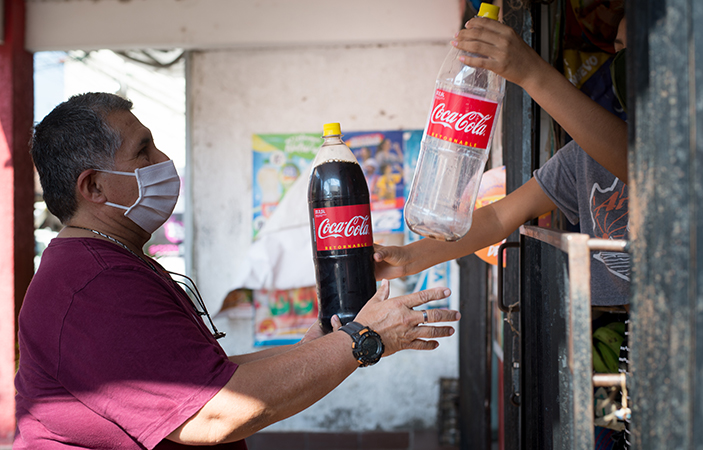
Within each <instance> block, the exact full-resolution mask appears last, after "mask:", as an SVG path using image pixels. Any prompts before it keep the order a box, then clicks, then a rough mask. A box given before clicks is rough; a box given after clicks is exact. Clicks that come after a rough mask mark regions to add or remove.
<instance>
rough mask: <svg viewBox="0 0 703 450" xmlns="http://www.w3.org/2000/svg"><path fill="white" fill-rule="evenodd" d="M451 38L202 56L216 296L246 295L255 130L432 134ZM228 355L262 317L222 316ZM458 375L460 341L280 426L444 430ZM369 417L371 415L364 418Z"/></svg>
mask: <svg viewBox="0 0 703 450" xmlns="http://www.w3.org/2000/svg"><path fill="white" fill-rule="evenodd" d="M447 51H448V43H447V42H446V41H445V42H442V43H424V44H402V45H369V46H330V47H321V46H320V47H300V48H292V49H291V48H285V49H284V48H278V49H257V50H229V51H208V52H195V53H193V54H192V58H191V61H190V63H191V64H190V70H191V71H190V76H189V78H188V83H187V84H188V86H189V88H188V96H189V98H190V102H191V105H190V108H189V114H190V117H191V123H192V130H191V145H192V148H191V158H192V165H191V169H192V183H193V186H192V189H193V190H192V195H193V199H194V201H193V208H194V209H193V219H194V257H193V266H194V274H195V276H196V277H197V280H198V284H199V286H201V287H200V289H201V292H202V293H203V295H204V297H205V298H223V297H224V296H225V295H226V294H227V292H229V290H231V289H232V288H234V287H235V286H232V284H231V281H230V280H231V279H232V278H233V274H234V273H235V271H236V270H237V269H238V268H240V267H241V264H242V260H243V257H244V255H245V254H246V252H247V249H248V247H249V245H250V241H251V220H252V207H251V198H252V171H251V167H252V158H251V136H252V134H253V133H289V132H291V133H293V132H321V130H322V125H323V124H324V123H327V122H333V121H339V122H340V123H341V125H342V131H343V132H344V130H347V131H355V130H375V129H381V130H389V129H413V128H415V129H417V128H420V129H421V128H423V126H424V123H425V120H426V118H427V112H428V108H429V106H430V101H431V96H432V94H433V92H434V79H435V77H436V74H437V70H438V69H439V67H440V65H441V63H442V60H443V58H444V56H445V55H446V53H447ZM216 323H217V324H218V327H221V328H225V329H228V330H229V335H228V336H227V337H226V338H225V339H224V340H223V341H224V343H223V345H224V347H225V349H226V350H227V351H228V352H233V353H242V352H249V351H252V350H253V348H252V347H251V343H252V337H253V333H254V329H253V323H252V321H251V319H248V318H245V319H227V317H226V316H225V317H220V318H218V319H217V322H216ZM457 376H458V343H457V340H456V339H445V340H442V342H441V344H440V347H439V349H437V350H435V351H433V352H402V353H400V354H397V355H394V356H391V357H389V358H388V359H384V360H382V361H381V363H380V364H378V365H377V366H375V367H371V368H365V369H362V370H358V371H357V372H356V373H355V374H353V375H352V376H351V377H350V378H349V379H348V380H347V381H345V382H344V383H343V384H342V385H341V386H340V387H339V388H338V389H337V390H335V391H334V392H332V393H331V394H329V395H328V396H327V397H326V398H325V399H323V400H322V401H321V402H319V403H318V404H316V405H315V406H313V407H312V408H310V409H309V410H308V411H306V412H304V413H302V414H300V415H298V416H295V417H292V418H290V419H288V420H286V421H284V422H282V423H279V424H277V425H274V426H273V427H272V429H276V430H300V429H303V430H328V431H330V430H332V431H334V430H345V429H352V430H374V429H380V430H392V429H397V428H410V427H415V428H417V427H421V428H427V427H433V426H434V425H435V424H436V419H437V403H438V400H439V378H440V377H452V378H455V377H457ZM360 411H364V414H363V415H362V414H359V412H360Z"/></svg>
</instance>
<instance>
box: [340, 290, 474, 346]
mask: <svg viewBox="0 0 703 450" xmlns="http://www.w3.org/2000/svg"><path fill="white" fill-rule="evenodd" d="M389 291H390V287H389V283H388V280H383V281H382V282H381V286H380V287H379V289H378V291H377V292H376V295H374V296H373V297H372V298H371V300H369V301H368V303H366V305H365V306H364V307H363V308H362V309H361V311H360V312H359V314H357V316H356V319H354V320H355V321H356V322H358V323H360V324H362V325H365V326H368V327H370V328H371V329H372V330H374V331H375V332H377V333H378V334H380V335H381V339H383V345H384V346H385V350H384V352H383V356H389V355H392V354H393V353H395V352H397V351H399V350H405V349H414V350H433V349H435V348H437V346H439V342H437V341H435V340H434V339H436V338H440V337H447V336H451V335H452V334H454V328H452V327H450V326H439V325H429V324H432V323H437V322H455V321H457V320H459V318H460V317H461V315H460V314H459V312H458V311H454V310H449V309H428V310H426V311H425V313H426V314H427V323H424V317H425V315H424V314H423V311H421V310H414V309H413V308H415V307H417V306H422V305H424V304H426V303H427V302H430V301H432V300H441V299H443V298H447V297H449V295H450V294H451V291H450V290H449V289H448V288H433V289H427V290H425V291H420V292H415V293H413V294H409V295H403V296H401V297H394V298H390V299H389V298H388V294H389ZM422 309H424V308H422Z"/></svg>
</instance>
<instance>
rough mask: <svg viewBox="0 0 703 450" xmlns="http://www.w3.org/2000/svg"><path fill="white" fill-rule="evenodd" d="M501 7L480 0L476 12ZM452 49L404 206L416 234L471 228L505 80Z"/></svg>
mask: <svg viewBox="0 0 703 450" xmlns="http://www.w3.org/2000/svg"><path fill="white" fill-rule="evenodd" d="M499 10H500V8H499V7H497V6H494V5H490V4H488V3H482V4H481V7H480V9H479V13H478V15H479V16H482V17H488V18H490V19H494V20H498V11H499ZM463 54H466V52H463V51H461V50H458V49H456V48H453V49H452V50H451V51H450V52H449V54H448V55H447V57H446V58H445V60H444V63H443V64H442V68H441V69H440V71H439V75H438V76H437V84H436V88H435V94H434V99H433V102H432V108H431V109H430V114H429V118H428V120H427V125H426V126H425V132H424V135H423V137H422V143H421V146H420V155H419V157H418V161H417V166H416V168H415V175H414V176H413V181H412V185H411V187H410V194H409V196H408V201H407V203H406V205H405V221H406V223H407V224H408V227H410V229H411V230H412V231H414V232H415V233H418V234H421V235H423V236H428V237H431V238H435V239H439V240H442V241H457V240H459V239H461V238H462V237H463V236H464V235H465V234H466V233H467V232H468V231H469V228H471V220H472V217H473V209H474V204H475V203H476V195H477V193H478V188H479V184H480V182H481V176H482V174H483V171H484V167H485V165H486V160H487V159H488V155H489V153H490V147H491V141H492V139H493V132H494V128H495V127H494V125H495V124H496V119H497V117H498V114H499V113H500V107H501V105H502V103H503V95H504V93H505V79H504V78H503V77H501V76H499V75H496V74H495V73H493V72H491V71H490V70H486V69H480V68H474V67H470V66H467V65H465V64H464V63H462V62H461V61H460V60H459V57H460V56H461V55H463Z"/></svg>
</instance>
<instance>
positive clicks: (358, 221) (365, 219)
mask: <svg viewBox="0 0 703 450" xmlns="http://www.w3.org/2000/svg"><path fill="white" fill-rule="evenodd" d="M369 223H370V221H369V216H354V217H352V218H351V219H350V220H348V221H340V222H332V221H330V219H329V218H326V219H324V220H323V221H322V222H320V225H319V227H318V228H317V238H318V239H327V238H341V237H347V238H348V237H353V236H368V235H369V234H370V227H369Z"/></svg>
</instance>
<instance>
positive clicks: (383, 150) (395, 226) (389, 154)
mask: <svg viewBox="0 0 703 450" xmlns="http://www.w3.org/2000/svg"><path fill="white" fill-rule="evenodd" d="M343 139H344V142H345V143H346V144H347V145H348V146H349V148H350V149H351V151H352V153H354V155H355V156H356V159H357V160H358V161H359V164H360V165H361V168H362V169H363V170H364V174H365V175H366V183H367V184H368V186H369V195H370V196H371V219H372V228H373V232H374V234H377V233H378V234H384V233H403V229H404V227H405V224H404V219H403V208H404V207H405V180H404V177H403V131H363V132H350V133H344V136H343Z"/></svg>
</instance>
